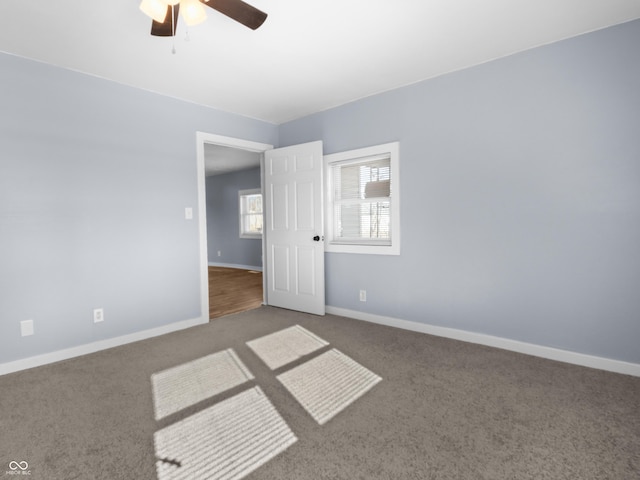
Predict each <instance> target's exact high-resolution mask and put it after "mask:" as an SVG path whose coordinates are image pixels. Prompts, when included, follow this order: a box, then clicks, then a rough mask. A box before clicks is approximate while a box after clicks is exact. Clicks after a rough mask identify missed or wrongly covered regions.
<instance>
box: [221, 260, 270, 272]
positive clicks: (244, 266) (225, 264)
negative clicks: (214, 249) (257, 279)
mask: <svg viewBox="0 0 640 480" xmlns="http://www.w3.org/2000/svg"><path fill="white" fill-rule="evenodd" d="M209 266H210V267H225V268H239V269H240V270H255V271H257V272H261V271H262V267H255V266H251V265H240V264H237V263H217V262H209Z"/></svg>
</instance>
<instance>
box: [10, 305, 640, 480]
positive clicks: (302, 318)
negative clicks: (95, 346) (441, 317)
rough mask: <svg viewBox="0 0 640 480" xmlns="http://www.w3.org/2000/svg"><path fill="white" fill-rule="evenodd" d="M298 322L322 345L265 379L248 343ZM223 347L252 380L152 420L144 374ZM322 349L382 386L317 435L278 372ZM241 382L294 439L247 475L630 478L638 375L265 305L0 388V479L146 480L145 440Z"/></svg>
mask: <svg viewBox="0 0 640 480" xmlns="http://www.w3.org/2000/svg"><path fill="white" fill-rule="evenodd" d="M296 324H297V325H300V326H302V327H304V328H305V329H308V330H309V331H311V332H313V333H314V334H316V335H318V336H320V337H321V338H322V339H324V340H326V341H327V342H329V345H327V346H325V347H323V348H321V349H319V350H317V351H315V352H313V353H311V354H309V355H306V356H305V357H303V358H301V359H299V360H297V361H295V362H294V363H292V364H289V365H287V366H285V367H282V368H279V369H276V370H275V371H272V370H270V369H269V368H268V367H267V366H266V365H265V363H264V362H262V361H261V360H260V359H259V358H258V357H257V356H256V354H255V353H254V352H253V351H252V350H251V349H250V348H249V347H248V346H247V345H246V343H245V342H247V341H249V340H253V339H256V338H258V337H261V336H264V335H267V334H270V333H273V332H276V331H278V330H281V329H284V328H287V327H290V326H293V325H296ZM229 348H232V349H233V350H234V351H235V352H236V353H237V355H238V357H239V358H240V359H241V361H242V362H243V363H244V365H246V367H247V368H248V369H249V370H250V371H251V372H252V374H253V375H254V377H255V378H253V379H251V380H249V381H248V382H246V383H244V384H242V385H238V386H236V387H234V388H232V389H230V390H228V391H226V392H224V393H221V394H219V395H216V396H215V397H213V398H208V399H206V400H204V401H201V402H199V403H197V404H195V405H192V406H190V407H188V408H186V409H184V410H182V411H180V412H177V413H175V414H172V415H169V416H167V417H165V418H162V419H160V420H157V421H156V420H155V418H154V408H153V397H152V385H151V376H152V375H153V374H154V373H157V372H160V371H163V370H166V369H169V368H171V367H174V366H177V365H180V364H184V363H187V362H190V361H193V360H195V359H198V358H202V357H205V356H207V355H210V354H212V353H215V352H219V351H222V350H225V349H229ZM334 348H335V349H337V350H339V351H340V352H342V353H344V354H345V355H347V356H349V357H350V358H351V359H353V360H354V361H356V362H358V363H359V364H360V365H362V366H364V367H365V368H366V369H369V370H370V371H371V372H373V373H375V374H376V375H379V376H380V377H382V381H380V382H379V383H377V384H376V385H375V386H373V387H372V388H371V389H370V390H369V391H367V392H366V394H364V395H362V396H361V397H360V398H358V399H357V400H356V401H354V402H353V403H352V404H350V405H349V406H348V407H347V408H345V409H344V410H343V411H341V412H340V413H339V414H337V415H336V416H335V417H333V418H332V419H331V420H329V421H328V422H327V423H326V424H324V425H319V424H318V423H317V422H316V421H315V420H314V419H313V418H312V417H311V416H310V415H309V414H308V413H307V412H306V411H305V409H304V408H303V407H302V406H301V404H300V403H298V402H297V401H296V399H295V398H294V397H293V396H292V395H291V394H290V393H289V392H288V391H287V389H286V388H285V387H284V386H283V384H282V383H281V382H279V381H278V380H277V378H276V376H277V375H279V374H281V373H283V372H285V371H288V370H289V369H291V368H292V367H295V366H297V365H301V364H303V363H305V362H306V361H308V360H310V359H312V358H314V357H316V356H318V355H321V354H322V353H324V352H327V351H328V350H331V349H334ZM253 387H259V389H260V390H261V391H262V392H264V394H265V395H266V396H267V398H268V399H269V401H270V402H271V404H272V405H273V406H274V407H275V409H276V410H277V412H278V413H279V415H280V416H281V417H282V418H283V419H284V421H285V422H286V424H287V425H288V426H289V428H290V429H291V431H292V432H293V434H294V435H295V437H296V438H297V441H296V442H295V443H294V444H293V445H291V446H289V447H288V448H286V450H284V451H282V452H281V453H279V454H278V455H277V456H276V457H274V458H273V459H271V460H269V461H267V462H266V463H264V464H263V465H261V466H260V467H259V468H258V469H257V470H255V471H253V472H252V473H250V474H249V475H247V476H246V477H245V478H247V479H250V480H267V479H268V480H276V479H277V480H288V479H291V480H295V479H349V480H353V479H367V480H371V479H393V480H396V479H474V480H478V479H491V480H498V479H553V480H556V479H582V480H588V479H594V480H595V479H598V480H602V479H615V480H626V479H629V480H631V479H638V478H640V378H636V377H630V376H625V375H619V374H615V373H609V372H604V371H599V370H594V369H588V368H583V367H578V366H573V365H568V364H563V363H558V362H554V361H550V360H545V359H540V358H536V357H531V356H526V355H521V354H517V353H513V352H508V351H504V350H499V349H493V348H489V347H484V346H479V345H473V344H468V343H464V342H458V341H454V340H449V339H444V338H438V337H433V336H429V335H422V334H417V333H414V332H409V331H404V330H398V329H394V328H390V327H385V326H380V325H373V324H369V323H365V322H360V321H356V320H352V319H346V318H342V317H337V316H332V315H327V316H326V317H316V316H312V315H305V314H300V313H296V312H291V311H287V310H280V309H276V308H271V307H261V308H259V309H257V310H252V311H249V312H245V313H240V314H235V315H230V316H227V317H223V318H221V319H217V320H214V321H212V322H211V323H210V324H208V325H203V326H199V327H195V328H192V329H189V330H184V331H180V332H176V333H172V334H169V335H165V336H162V337H157V338H153V339H149V340H145V341H141V342H137V343H134V344H129V345H125V346H122V347H118V348H114V349H110V350H106V351H102V352H98V353H95V354H91V355H86V356H83V357H79V358H75V359H71V360H67V361H63V362H59V363H56V364H52V365H48V366H43V367H39V368H35V369H31V370H27V371H23V372H17V373H14V374H9V375H5V376H2V377H0V477H2V478H26V477H23V476H22V475H14V476H10V475H11V472H13V471H14V470H11V469H10V468H9V464H10V463H11V462H28V465H29V470H30V472H31V476H30V477H29V478H32V479H37V480H41V479H44V480H58V479H60V480H70V479H112V480H113V479H137V480H139V479H143V480H144V479H155V478H157V476H156V475H157V474H156V462H157V461H158V460H157V459H156V456H155V451H154V434H155V433H156V432H157V431H159V430H160V429H163V428H165V427H169V426H171V425H174V424H176V422H180V421H181V420H182V419H187V418H190V417H191V416H193V415H195V414H197V413H198V412H202V411H203V410H205V409H207V408H209V407H212V406H214V405H217V404H219V403H220V402H222V401H224V400H226V399H230V398H232V397H234V396H236V395H238V394H240V393H242V392H245V391H246V390H248V389H250V388H253ZM206 461H207V460H206V459H205V460H203V462H204V465H205V469H206ZM22 465H24V464H22ZM12 466H13V467H14V469H15V467H16V464H15V463H13V464H12Z"/></svg>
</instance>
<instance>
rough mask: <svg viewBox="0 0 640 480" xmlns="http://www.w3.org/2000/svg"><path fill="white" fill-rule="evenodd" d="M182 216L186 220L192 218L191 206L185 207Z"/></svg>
mask: <svg viewBox="0 0 640 480" xmlns="http://www.w3.org/2000/svg"><path fill="white" fill-rule="evenodd" d="M184 218H185V219H187V220H193V208H191V207H186V208H185V209H184Z"/></svg>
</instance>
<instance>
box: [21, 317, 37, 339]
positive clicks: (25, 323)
mask: <svg viewBox="0 0 640 480" xmlns="http://www.w3.org/2000/svg"><path fill="white" fill-rule="evenodd" d="M34 333H35V332H34V331H33V320H22V321H21V322H20V334H21V335H22V336H23V337H28V336H29V335H33V334H34Z"/></svg>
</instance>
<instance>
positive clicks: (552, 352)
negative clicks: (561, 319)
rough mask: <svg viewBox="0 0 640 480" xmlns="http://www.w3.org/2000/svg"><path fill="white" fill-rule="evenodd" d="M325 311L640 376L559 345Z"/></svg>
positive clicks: (637, 369) (639, 367)
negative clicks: (553, 346) (555, 346)
mask: <svg viewBox="0 0 640 480" xmlns="http://www.w3.org/2000/svg"><path fill="white" fill-rule="evenodd" d="M326 312H327V313H330V314H333V315H339V316H341V317H349V318H354V319H356V320H364V321H365V322H371V323H378V324H380V325H387V326H389V327H396V328H402V329H404V330H411V331H413V332H420V333H426V334H429V335H435V336H438V337H446V338H451V339H454V340H461V341H463V342H469V343H477V344H480V345H486V346H489V347H495V348H501V349H503V350H510V351H512V352H518V353H524V354H527V355H533V356H536V357H542V358H546V359H549V360H557V361H559V362H565V363H572V364H574V365H580V366H583V367H590V368H597V369H600V370H606V371H609V372H615V373H622V374H624V375H632V376H635V377H640V364H637V363H630V362H623V361H621V360H613V359H610V358H604V357H596V356H593V355H585V354H583V353H576V352H571V351H569V350H561V349H559V348H552V347H544V346H542V345H536V344H533V343H525V342H520V341H518V340H510V339H508V338H502V337H494V336H492V335H485V334H482V333H474V332H468V331H465V330H458V329H455V328H447V327H439V326H436V325H429V324H426V323H420V322H413V321H409V320H401V319H399V318H393V317H385V316H381V315H374V314H371V313H365V312H358V311H356V310H348V309H346V308H338V307H331V306H328V305H327V306H326Z"/></svg>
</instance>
